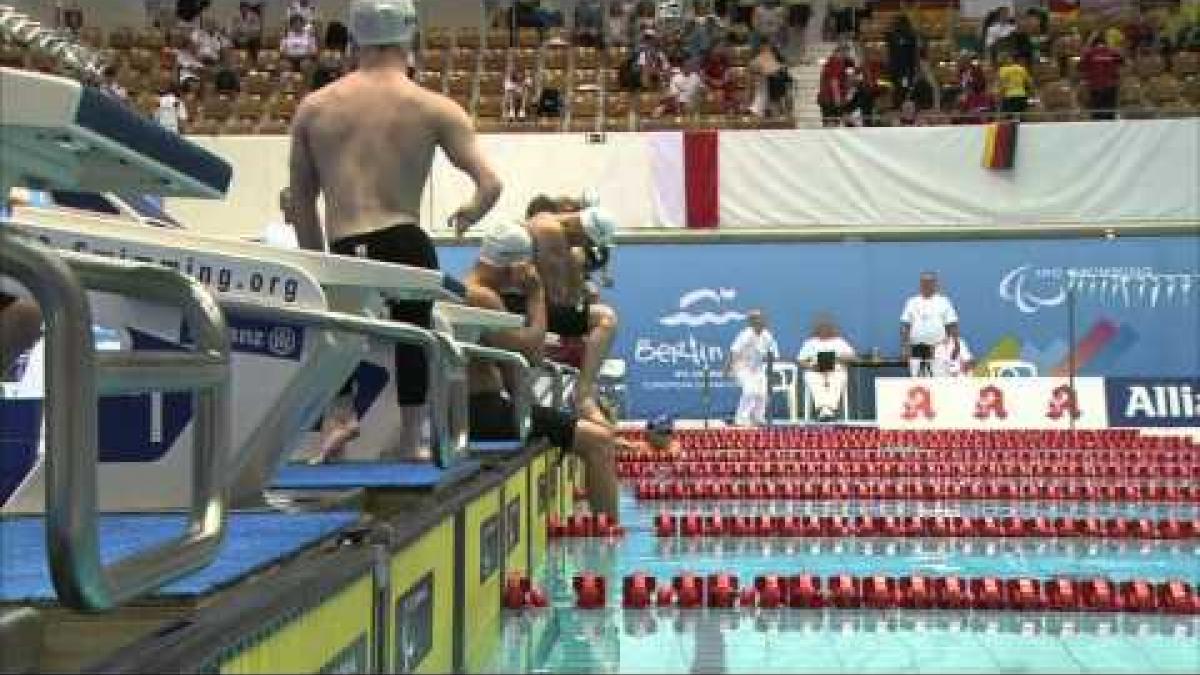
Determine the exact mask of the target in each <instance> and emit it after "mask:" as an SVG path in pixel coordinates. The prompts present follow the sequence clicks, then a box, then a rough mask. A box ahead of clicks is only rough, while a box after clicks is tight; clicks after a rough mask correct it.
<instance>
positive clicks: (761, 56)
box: [750, 40, 792, 117]
mask: <svg viewBox="0 0 1200 675" xmlns="http://www.w3.org/2000/svg"><path fill="white" fill-rule="evenodd" d="M750 73H751V74H752V75H753V76H754V80H755V90H754V99H753V101H752V103H751V104H750V111H751V112H752V113H754V114H755V115H758V116H759V117H772V116H776V115H781V114H783V113H784V111H785V110H786V109H787V107H788V99H789V96H790V94H791V89H792V76H791V73H789V72H788V65H787V62H786V61H784V59H783V54H781V53H780V52H779V49H778V48H777V47H776V46H775V45H773V44H771V43H770V42H768V41H765V40H764V41H763V42H762V43H761V44H760V45H759V48H758V54H757V55H756V56H755V57H754V58H753V59H752V60H751V61H750Z"/></svg>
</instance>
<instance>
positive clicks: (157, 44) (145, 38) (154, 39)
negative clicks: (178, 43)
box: [134, 28, 167, 51]
mask: <svg viewBox="0 0 1200 675" xmlns="http://www.w3.org/2000/svg"><path fill="white" fill-rule="evenodd" d="M134 44H135V45H137V46H138V47H141V48H142V49H150V50H153V51H158V50H160V49H162V48H163V47H166V46H167V36H166V35H165V34H164V33H163V32H162V31H161V30H157V29H154V28H146V29H143V30H140V31H138V32H137V34H136V35H135V36H134Z"/></svg>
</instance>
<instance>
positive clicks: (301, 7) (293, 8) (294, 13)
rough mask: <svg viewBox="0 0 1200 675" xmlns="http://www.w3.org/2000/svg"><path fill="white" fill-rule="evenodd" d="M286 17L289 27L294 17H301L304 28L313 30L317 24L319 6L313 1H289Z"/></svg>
mask: <svg viewBox="0 0 1200 675" xmlns="http://www.w3.org/2000/svg"><path fill="white" fill-rule="evenodd" d="M286 16H287V22H288V25H289V26H290V25H291V24H292V19H293V18H294V17H300V19H301V20H302V21H303V22H304V26H305V27H306V28H309V29H312V28H313V26H314V25H315V24H316V22H317V6H316V4H315V3H313V0H288V7H287V14H286Z"/></svg>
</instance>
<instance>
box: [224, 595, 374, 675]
mask: <svg viewBox="0 0 1200 675" xmlns="http://www.w3.org/2000/svg"><path fill="white" fill-rule="evenodd" d="M374 590H375V583H374V579H373V578H372V577H371V575H369V574H368V575H366V576H364V577H362V578H361V579H359V580H358V581H355V582H353V583H352V584H350V586H348V587H347V588H345V589H343V590H341V591H339V592H338V593H336V594H334V595H333V596H332V597H330V598H329V599H327V600H325V601H324V602H322V603H321V604H320V605H318V606H316V607H315V608H313V609H311V610H309V611H307V612H303V613H300V614H298V615H296V616H295V617H293V618H291V619H290V620H289V621H287V622H286V623H284V624H283V625H281V626H278V627H277V628H276V629H275V630H273V631H270V632H267V633H266V634H260V635H259V636H256V637H257V639H253V638H252V639H251V644H248V645H246V646H245V647H244V648H243V649H242V650H240V651H239V652H237V653H236V654H232V655H226V656H224V657H222V658H221V662H220V666H219V671H220V672H221V673H228V674H234V673H320V672H367V671H368V670H370V669H371V668H372V667H373V665H372V663H371V651H372V649H371V645H372V644H374V642H373V640H374V630H375V629H374V621H373V611H372V609H373V606H374ZM264 628H266V629H267V630H269V628H268V627H264Z"/></svg>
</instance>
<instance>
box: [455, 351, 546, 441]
mask: <svg viewBox="0 0 1200 675" xmlns="http://www.w3.org/2000/svg"><path fill="white" fill-rule="evenodd" d="M459 346H460V347H462V350H463V351H464V352H465V353H466V355H467V356H469V357H472V358H476V359H481V360H484V361H493V362H496V363H507V364H509V365H513V366H516V367H517V369H518V371H519V372H520V376H521V379H520V383H519V386H518V387H517V391H515V392H510V394H511V396H512V404H513V421H514V422H515V423H516V429H517V439H516V440H519V441H520V442H521V443H524V442H525V441H526V440H528V439H529V432H530V429H531V428H532V427H533V381H532V374H531V372H530V369H529V361H527V360H526V359H525V357H524V356H522V355H520V354H518V353H516V352H510V351H506V350H504V349H496V348H495V347H486V346H484V345H477V344H472V343H469V342H466V343H462V344H460V345H459Z"/></svg>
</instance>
